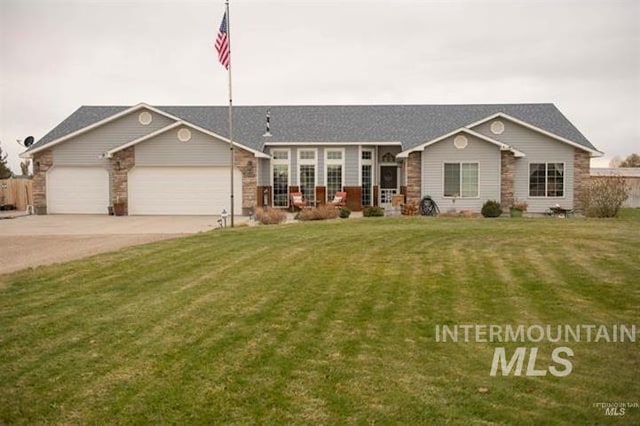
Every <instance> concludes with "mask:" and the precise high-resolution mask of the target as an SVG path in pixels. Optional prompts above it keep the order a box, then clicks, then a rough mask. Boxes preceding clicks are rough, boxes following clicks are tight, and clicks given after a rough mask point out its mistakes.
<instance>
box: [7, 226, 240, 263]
mask: <svg viewBox="0 0 640 426" xmlns="http://www.w3.org/2000/svg"><path fill="white" fill-rule="evenodd" d="M217 220H218V217H217V216H123V217H115V216H98V215H46V216H21V217H15V218H13V219H3V220H0V274H5V273H8V272H13V271H18V270H20V269H24V268H28V267H34V266H39V265H48V264H51V263H58V262H65V261H68V260H73V259H79V258H82V257H87V256H92V255H94V254H98V253H104V252H109V251H115V250H119V249H121V248H123V247H128V246H133V245H137V244H145V243H149V242H153V241H158V240H164V239H168V238H176V237H179V236H184V235H189V234H194V233H197V232H203V231H209V230H211V229H215V228H216V227H217ZM240 221H242V218H236V223H239V222H240Z"/></svg>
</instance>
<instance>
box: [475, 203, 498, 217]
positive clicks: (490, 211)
mask: <svg viewBox="0 0 640 426" xmlns="http://www.w3.org/2000/svg"><path fill="white" fill-rule="evenodd" d="M480 213H482V216H484V217H498V216H500V215H501V214H502V208H501V207H500V203H499V202H497V201H495V200H487V201H485V203H484V204H483V205H482V210H481V211H480Z"/></svg>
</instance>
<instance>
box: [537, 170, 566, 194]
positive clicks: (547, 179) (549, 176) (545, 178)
mask: <svg viewBox="0 0 640 426" xmlns="http://www.w3.org/2000/svg"><path fill="white" fill-rule="evenodd" d="M529 196H530V197H563V196H564V164H563V163H530V164H529Z"/></svg>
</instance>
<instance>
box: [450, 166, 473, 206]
mask: <svg viewBox="0 0 640 426" xmlns="http://www.w3.org/2000/svg"><path fill="white" fill-rule="evenodd" d="M478 194H479V192H478V163H444V194H443V195H444V196H445V197H455V198H477V197H478Z"/></svg>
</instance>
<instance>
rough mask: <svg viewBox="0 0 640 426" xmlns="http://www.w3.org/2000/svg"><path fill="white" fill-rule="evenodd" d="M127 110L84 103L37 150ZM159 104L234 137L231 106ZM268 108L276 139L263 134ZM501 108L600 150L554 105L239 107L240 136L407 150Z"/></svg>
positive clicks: (253, 140)
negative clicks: (388, 145) (392, 146)
mask: <svg viewBox="0 0 640 426" xmlns="http://www.w3.org/2000/svg"><path fill="white" fill-rule="evenodd" d="M127 108H129V107H126V106H83V107H81V108H79V109H78V110H76V111H75V112H74V113H73V114H72V115H71V116H69V117H68V118H67V119H66V120H64V121H63V122H62V123H60V124H59V125H58V126H57V127H56V128H54V129H53V130H52V131H51V132H49V133H47V134H46V135H45V136H44V137H43V138H42V139H40V140H39V141H38V142H37V143H36V144H34V145H33V146H32V148H31V149H34V148H36V147H40V146H44V145H46V144H47V143H49V142H51V141H53V140H55V139H58V138H60V137H62V136H65V135H67V134H69V133H72V132H74V131H76V130H79V129H81V128H83V127H86V126H88V125H90V124H93V123H95V122H98V121H100V120H102V119H105V118H107V117H109V116H111V115H113V114H116V113H118V112H120V111H122V110H125V109H127ZM156 108H158V109H160V110H162V111H165V112H167V113H169V114H171V115H174V116H176V117H179V118H181V119H183V120H185V121H188V122H190V123H193V124H195V125H197V126H200V127H203V128H205V129H208V130H210V131H212V132H215V133H217V134H219V135H221V136H224V137H228V129H227V114H228V110H227V107H226V106H214V107H211V106H159V107H156ZM267 110H270V112H271V134H272V135H273V136H272V137H270V138H264V137H263V136H262V135H263V134H264V132H265V115H266V112H267ZM498 112H502V113H505V114H507V115H510V116H512V117H515V118H518V119H520V120H522V121H525V122H527V123H529V124H532V125H534V126H536V127H539V128H541V129H544V130H546V131H548V132H551V133H553V134H556V135H558V136H561V137H563V138H565V139H568V140H570V141H572V142H575V143H577V144H579V145H582V146H584V147H585V148H588V149H592V150H596V148H595V147H594V146H593V145H592V144H591V142H589V140H588V139H587V138H586V137H585V136H584V135H583V134H582V133H580V131H579V130H578V129H576V128H575V126H573V124H571V123H570V122H569V120H567V119H566V118H565V117H564V115H562V113H561V112H560V111H559V110H558V109H557V108H556V107H555V105H553V104H494V105H351V106H341V105H323V106H234V108H233V113H234V115H233V119H234V126H233V127H234V140H235V141H237V142H238V143H240V144H243V145H245V146H248V147H250V148H253V149H255V150H259V151H262V150H263V149H264V142H319V143H322V142H401V143H402V148H403V150H406V149H409V148H412V147H415V146H417V145H419V144H421V143H424V142H427V141H429V140H431V139H434V138H437V137H439V136H441V135H443V134H446V133H449V132H451V131H453V130H456V129H458V128H460V127H463V126H466V125H468V124H471V123H473V122H476V121H479V120H482V119H483V118H486V117H488V116H490V115H493V114H496V113H498Z"/></svg>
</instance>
